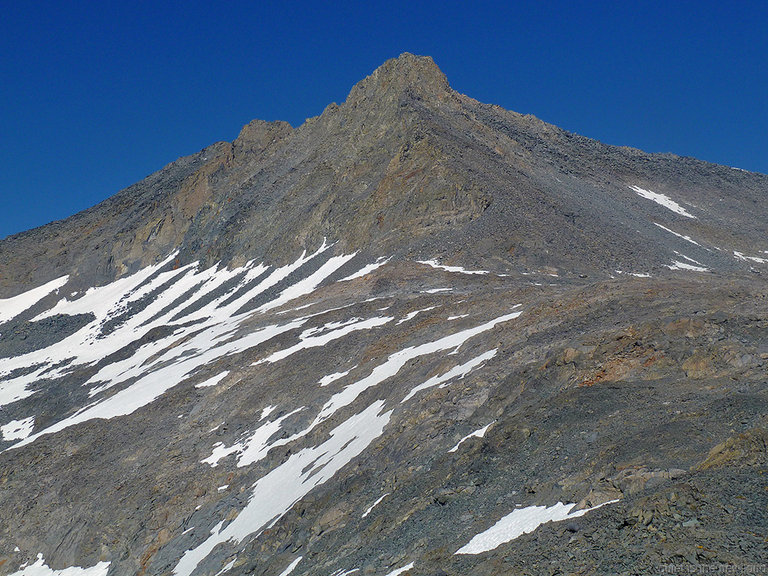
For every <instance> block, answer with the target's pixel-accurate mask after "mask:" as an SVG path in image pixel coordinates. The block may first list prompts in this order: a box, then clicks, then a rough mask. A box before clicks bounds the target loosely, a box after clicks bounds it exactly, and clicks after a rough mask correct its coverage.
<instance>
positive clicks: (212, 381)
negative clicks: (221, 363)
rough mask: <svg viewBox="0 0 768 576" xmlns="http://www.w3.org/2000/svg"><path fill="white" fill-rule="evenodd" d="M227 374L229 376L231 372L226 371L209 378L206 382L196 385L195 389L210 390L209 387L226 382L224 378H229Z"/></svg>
mask: <svg viewBox="0 0 768 576" xmlns="http://www.w3.org/2000/svg"><path fill="white" fill-rule="evenodd" d="M227 374H229V370H224V372H222V373H221V374H217V375H216V376H214V377H213V378H208V380H206V381H205V382H201V383H200V384H195V388H208V387H209V386H216V384H218V383H219V382H221V381H222V380H224V378H226V377H227Z"/></svg>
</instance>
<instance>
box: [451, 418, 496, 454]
mask: <svg viewBox="0 0 768 576" xmlns="http://www.w3.org/2000/svg"><path fill="white" fill-rule="evenodd" d="M492 424H493V422H490V423H488V424H486V425H485V426H483V427H482V428H480V429H479V430H475V431H474V432H470V433H469V434H467V435H466V436H464V438H462V439H461V440H459V441H458V442H457V443H456V446H454V447H453V448H451V449H450V450H448V452H456V451H457V450H458V449H459V446H461V445H462V444H463V443H464V442H466V441H467V440H469V439H470V438H482V437H483V436H485V433H486V432H487V431H488V428H490V427H491V425H492Z"/></svg>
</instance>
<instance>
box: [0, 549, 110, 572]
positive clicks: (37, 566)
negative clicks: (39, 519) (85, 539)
mask: <svg viewBox="0 0 768 576" xmlns="http://www.w3.org/2000/svg"><path fill="white" fill-rule="evenodd" d="M109 564H110V563H109V562H99V563H98V564H96V565H95V566H91V567H90V568H80V567H78V566H71V567H69V568H64V569H63V570H54V569H52V568H49V567H48V565H46V563H45V560H44V559H43V555H42V554H38V555H37V562H35V563H34V564H31V565H30V566H20V567H19V570H18V571H17V572H14V573H13V574H11V575H10V576H106V574H107V571H108V570H109Z"/></svg>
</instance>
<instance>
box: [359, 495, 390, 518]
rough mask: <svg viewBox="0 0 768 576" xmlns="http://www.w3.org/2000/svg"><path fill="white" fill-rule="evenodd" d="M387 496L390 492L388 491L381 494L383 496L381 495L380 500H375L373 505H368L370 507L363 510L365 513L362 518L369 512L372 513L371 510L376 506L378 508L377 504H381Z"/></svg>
mask: <svg viewBox="0 0 768 576" xmlns="http://www.w3.org/2000/svg"><path fill="white" fill-rule="evenodd" d="M387 496H389V492H387V493H386V494H384V495H382V496H381V497H380V498H379V499H378V500H376V502H374V503H373V504H371V505H370V506H369V507H368V509H367V510H366V511H365V512H363V515H362V516H360V518H365V517H366V516H368V514H370V513H371V510H373V509H374V508H376V506H378V505H379V504H381V501H382V500H384V498H386V497H387Z"/></svg>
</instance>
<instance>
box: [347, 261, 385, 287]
mask: <svg viewBox="0 0 768 576" xmlns="http://www.w3.org/2000/svg"><path fill="white" fill-rule="evenodd" d="M391 259H392V257H391V256H390V257H389V258H384V257H381V258H379V259H378V260H376V262H373V263H371V264H368V265H367V266H363V267H362V268H361V269H360V270H358V271H357V272H355V273H354V274H351V275H349V276H347V277H346V278H342V279H341V280H339V282H346V281H347V280H354V279H355V278H362V277H363V276H366V275H367V274H370V273H371V272H373V271H374V270H376V269H377V268H380V267H382V266H384V264H386V263H387V262H389V261H390V260H391Z"/></svg>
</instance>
